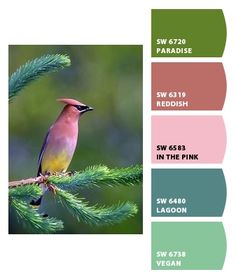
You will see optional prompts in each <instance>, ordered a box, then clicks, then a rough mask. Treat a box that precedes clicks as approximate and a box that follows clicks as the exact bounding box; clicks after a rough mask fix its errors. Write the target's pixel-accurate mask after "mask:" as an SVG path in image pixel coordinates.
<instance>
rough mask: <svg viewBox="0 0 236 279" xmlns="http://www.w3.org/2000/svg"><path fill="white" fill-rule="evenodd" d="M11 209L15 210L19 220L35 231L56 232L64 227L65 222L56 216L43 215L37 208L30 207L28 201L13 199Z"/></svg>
mask: <svg viewBox="0 0 236 279" xmlns="http://www.w3.org/2000/svg"><path fill="white" fill-rule="evenodd" d="M10 205H11V209H12V210H14V211H15V213H16V216H17V217H18V219H19V221H21V222H23V224H24V226H26V227H28V228H29V230H30V231H32V232H35V233H55V232H57V231H60V230H62V229H63V222H62V221H61V220H57V219H56V218H49V217H43V216H41V215H40V214H38V213H37V211H36V209H33V208H31V207H29V205H28V204H27V203H26V202H22V201H19V200H17V199H12V200H11V203H10Z"/></svg>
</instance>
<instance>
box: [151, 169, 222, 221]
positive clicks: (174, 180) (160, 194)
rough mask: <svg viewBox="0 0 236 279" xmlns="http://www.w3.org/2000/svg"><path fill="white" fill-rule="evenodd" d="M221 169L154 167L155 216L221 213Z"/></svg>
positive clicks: (215, 214)
mask: <svg viewBox="0 0 236 279" xmlns="http://www.w3.org/2000/svg"><path fill="white" fill-rule="evenodd" d="M225 202H226V182H225V178H224V173H223V171H222V169H152V216H165V217H166V216H170V217H173V216H181V217H182V216H195V217H196V216H212V217H215V216H222V215H223V212H224V208H225Z"/></svg>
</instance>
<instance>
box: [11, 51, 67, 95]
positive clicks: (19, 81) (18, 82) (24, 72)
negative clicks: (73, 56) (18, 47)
mask: <svg viewBox="0 0 236 279" xmlns="http://www.w3.org/2000/svg"><path fill="white" fill-rule="evenodd" d="M70 64H71V61H70V58H69V56H67V55H61V54H47V55H44V56H42V57H40V58H36V59H34V60H30V61H28V62H27V63H26V64H24V65H23V66H21V67H20V68H19V69H17V70H16V71H15V73H13V74H12V75H11V77H10V80H9V100H12V98H13V97H15V96H16V95H17V94H18V93H19V91H20V90H21V89H23V88H24V87H25V86H26V85H28V84H29V83H31V82H32V81H33V80H35V79H37V78H39V77H40V76H42V75H44V74H47V73H50V72H56V71H58V70H60V69H63V68H64V67H67V66H70Z"/></svg>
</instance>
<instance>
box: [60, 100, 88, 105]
mask: <svg viewBox="0 0 236 279" xmlns="http://www.w3.org/2000/svg"><path fill="white" fill-rule="evenodd" d="M57 101H58V102H61V103H64V104H67V105H71V106H78V105H82V106H83V105H84V104H82V103H81V102H79V101H77V100H74V99H67V98H60V99H57Z"/></svg>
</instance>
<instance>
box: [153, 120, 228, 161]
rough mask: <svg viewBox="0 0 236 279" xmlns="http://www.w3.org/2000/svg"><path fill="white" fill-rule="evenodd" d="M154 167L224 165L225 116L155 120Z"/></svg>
mask: <svg viewBox="0 0 236 279" xmlns="http://www.w3.org/2000/svg"><path fill="white" fill-rule="evenodd" d="M151 146H152V150H151V152H152V163H153V164H156V163H168V164H178V163H187V164H193V163H194V164H196V163H222V161H223V158H224V154H225V148H226V132H225V125H224V121H223V118H222V116H152V145H151Z"/></svg>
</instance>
